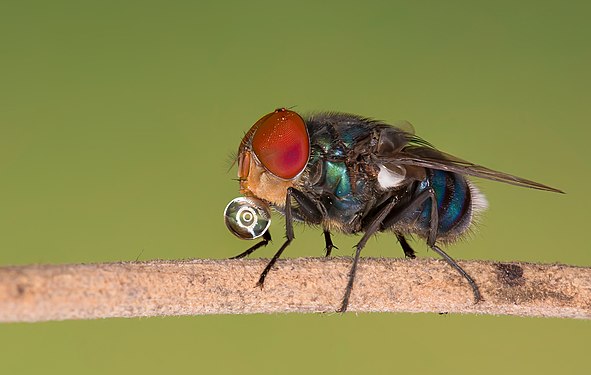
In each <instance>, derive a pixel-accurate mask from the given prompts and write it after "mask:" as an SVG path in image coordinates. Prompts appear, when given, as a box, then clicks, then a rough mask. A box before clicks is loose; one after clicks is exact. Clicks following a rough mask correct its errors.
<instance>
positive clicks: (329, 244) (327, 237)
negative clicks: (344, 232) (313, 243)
mask: <svg viewBox="0 0 591 375" xmlns="http://www.w3.org/2000/svg"><path fill="white" fill-rule="evenodd" d="M324 243H325V244H326V248H325V250H326V255H325V256H326V257H329V256H330V253H331V252H332V249H338V247H336V246H335V245H334V244H333V243H332V237H331V236H330V231H329V230H328V229H325V230H324Z"/></svg>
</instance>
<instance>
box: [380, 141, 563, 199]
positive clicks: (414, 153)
mask: <svg viewBox="0 0 591 375" xmlns="http://www.w3.org/2000/svg"><path fill="white" fill-rule="evenodd" d="M380 159H381V161H382V162H383V163H392V164H397V165H412V166H417V167H423V168H431V169H438V170H442V171H449V172H454V173H459V174H462V175H467V176H474V177H479V178H484V179H487V180H493V181H499V182H504V183H507V184H511V185H517V186H522V187H528V188H532V189H538V190H546V191H553V192H556V193H564V192H563V191H562V190H559V189H555V188H553V187H550V186H547V185H544V184H540V183H539V182H535V181H531V180H527V179H525V178H521V177H517V176H514V175H511V174H508V173H503V172H499V171H495V170H493V169H490V168H486V167H483V166H481V165H477V164H474V163H471V162H469V161H466V160H462V159H460V158H458V157H455V156H453V155H450V154H447V153H445V152H442V151H439V150H437V149H436V148H435V147H433V146H432V145H430V144H429V143H428V142H426V141H425V140H423V139H421V138H419V137H417V136H412V137H409V139H408V143H407V145H406V146H405V147H403V148H402V149H400V150H399V151H398V152H396V153H395V154H390V155H388V156H386V155H383V158H380Z"/></svg>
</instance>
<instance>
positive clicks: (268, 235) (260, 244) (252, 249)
mask: <svg viewBox="0 0 591 375" xmlns="http://www.w3.org/2000/svg"><path fill="white" fill-rule="evenodd" d="M269 242H271V233H270V232H269V231H268V230H267V231H266V232H265V234H263V239H262V240H261V241H259V242H257V243H256V244H255V245H254V246H252V247H249V248H248V249H247V250H246V251H245V252H242V253H240V254H238V255H236V256H233V257H232V258H230V259H240V258H244V257H245V256H247V255H250V254H252V253H254V252H255V250H257V249H259V248H261V247H263V246H267V245H268V244H269Z"/></svg>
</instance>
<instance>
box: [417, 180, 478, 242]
mask: <svg viewBox="0 0 591 375" xmlns="http://www.w3.org/2000/svg"><path fill="white" fill-rule="evenodd" d="M429 186H431V187H433V190H435V196H436V198H437V212H438V215H439V225H438V228H437V233H438V235H445V234H447V233H458V232H463V231H464V230H465V229H466V228H467V227H468V225H469V224H470V219H471V215H472V196H471V189H470V185H469V183H468V181H467V180H466V179H465V178H464V177H463V176H461V175H459V174H456V173H451V172H446V171H440V170H434V169H427V177H426V178H425V179H424V180H423V181H421V183H420V184H419V185H418V187H417V190H416V193H417V194H418V193H420V192H422V191H424V190H425V189H427V188H428V187H429ZM430 222H431V201H430V200H427V201H426V202H425V203H424V204H423V207H422V210H421V212H420V215H419V217H418V219H417V225H418V226H419V227H420V228H421V229H422V230H424V231H428V230H429V226H430Z"/></svg>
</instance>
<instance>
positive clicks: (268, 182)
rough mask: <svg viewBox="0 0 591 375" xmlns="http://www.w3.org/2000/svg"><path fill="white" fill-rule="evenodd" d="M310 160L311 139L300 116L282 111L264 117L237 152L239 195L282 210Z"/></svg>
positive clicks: (244, 139)
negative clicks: (288, 193) (288, 190)
mask: <svg viewBox="0 0 591 375" xmlns="http://www.w3.org/2000/svg"><path fill="white" fill-rule="evenodd" d="M309 158H310V137H309V135H308V130H307V128H306V124H305V123H304V120H303V119H302V118H301V117H300V115H298V114H297V113H295V112H293V111H290V110H287V109H284V108H281V109H277V110H275V111H274V112H272V113H269V114H267V115H265V116H263V117H262V118H261V119H260V120H258V121H257V122H256V123H255V124H254V125H253V126H252V127H251V128H250V130H249V131H248V132H247V133H246V135H245V136H244V138H243V139H242V142H241V143H240V148H239V149H238V179H239V181H240V193H241V194H243V195H244V196H247V197H256V198H259V199H262V200H264V201H266V202H269V203H271V204H273V205H277V206H280V207H283V206H284V205H285V196H286V192H287V189H288V188H289V187H293V186H294V183H295V181H296V180H297V179H298V177H299V176H300V175H301V174H302V172H303V171H304V169H305V168H306V165H307V164H308V159H309Z"/></svg>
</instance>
